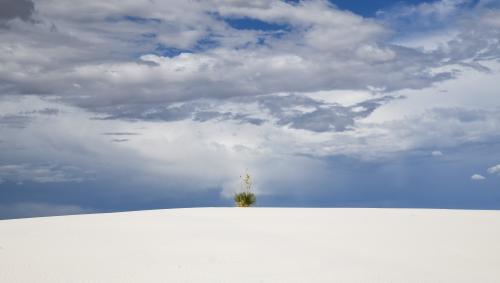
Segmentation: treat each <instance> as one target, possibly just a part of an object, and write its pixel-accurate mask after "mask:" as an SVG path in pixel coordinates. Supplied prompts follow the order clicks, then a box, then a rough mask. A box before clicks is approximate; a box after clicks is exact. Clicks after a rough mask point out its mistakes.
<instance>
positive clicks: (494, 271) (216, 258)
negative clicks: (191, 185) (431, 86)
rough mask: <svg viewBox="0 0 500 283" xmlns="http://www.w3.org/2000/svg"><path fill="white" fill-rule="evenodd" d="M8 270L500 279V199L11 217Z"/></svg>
mask: <svg viewBox="0 0 500 283" xmlns="http://www.w3.org/2000/svg"><path fill="white" fill-rule="evenodd" d="M0 282H30V283H31V282H51V283H53V282H500V211H461V210H417V209H357V208H351V209H347V208H318V209H315V208H189V209H170V210H151V211H138V212H126V213H110V214H93V215H74V216H59V217H42V218H30V219H15V220H1V221H0Z"/></svg>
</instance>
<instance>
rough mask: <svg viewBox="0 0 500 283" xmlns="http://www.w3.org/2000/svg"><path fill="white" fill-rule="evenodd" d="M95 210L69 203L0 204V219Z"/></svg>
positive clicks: (82, 212) (81, 212) (80, 212)
mask: <svg viewBox="0 0 500 283" xmlns="http://www.w3.org/2000/svg"><path fill="white" fill-rule="evenodd" d="M95 212H97V211H96V210H94V209H91V208H85V207H81V206H78V205H71V204H50V203H40V202H19V203H12V204H0V219H12V218H24V217H41V216H57V215H68V214H84V213H95Z"/></svg>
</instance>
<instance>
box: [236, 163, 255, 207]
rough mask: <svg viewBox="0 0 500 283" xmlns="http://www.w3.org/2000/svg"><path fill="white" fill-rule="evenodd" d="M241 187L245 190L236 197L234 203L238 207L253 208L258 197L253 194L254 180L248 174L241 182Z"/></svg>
mask: <svg viewBox="0 0 500 283" xmlns="http://www.w3.org/2000/svg"><path fill="white" fill-rule="evenodd" d="M241 187H242V189H243V188H244V191H243V192H240V193H237V194H236V195H234V201H235V202H236V205H237V206H238V207H249V206H252V205H253V204H254V203H255V201H256V197H255V194H253V193H252V178H251V177H250V174H248V172H247V173H246V174H245V177H243V178H242V180H241Z"/></svg>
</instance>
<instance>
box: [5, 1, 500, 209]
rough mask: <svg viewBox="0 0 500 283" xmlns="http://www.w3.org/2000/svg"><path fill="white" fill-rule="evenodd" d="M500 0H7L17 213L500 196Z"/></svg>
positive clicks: (481, 203) (473, 201) (488, 204)
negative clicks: (249, 184) (249, 189)
mask: <svg viewBox="0 0 500 283" xmlns="http://www.w3.org/2000/svg"><path fill="white" fill-rule="evenodd" d="M499 19H500V1H498V0H437V1H416V0H413V1H389V0H378V1H347V0H346V1H344V0H342V1H326V0H307V1H270V0H256V1H243V0H241V1H240V0H206V1H195V0H192V1H180V0H168V1H155V0H120V1H118V0H111V1H105V2H103V1H97V0H85V1H84V0H75V1H54V0H0V219H8V218H19V217H33V216H47V215H65V214H79V213H99V212H112V211H129V210H142V209H159V208H176V207H198V206H232V205H233V200H232V197H233V195H234V194H235V193H236V192H238V191H239V190H240V189H241V184H240V176H241V175H243V174H244V173H245V172H247V171H248V172H249V173H250V175H251V176H252V177H253V181H254V182H253V190H254V192H255V193H256V195H257V206H278V207H282V206H294V207H394V208H410V207H411V208H454V209H500V93H499V91H500V87H499V83H498V82H499V81H500V20H499Z"/></svg>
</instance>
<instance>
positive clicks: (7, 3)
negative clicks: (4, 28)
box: [0, 0, 35, 26]
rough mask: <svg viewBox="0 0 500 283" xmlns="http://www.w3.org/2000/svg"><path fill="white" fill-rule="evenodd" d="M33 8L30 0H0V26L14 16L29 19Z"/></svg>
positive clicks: (24, 19) (33, 5)
mask: <svg viewBox="0 0 500 283" xmlns="http://www.w3.org/2000/svg"><path fill="white" fill-rule="evenodd" d="M34 10H35V4H34V3H33V1H31V0H0V26H1V25H2V24H3V23H5V22H7V21H9V20H12V19H15V18H19V19H21V20H23V21H30V20H31V16H32V14H33V12H34Z"/></svg>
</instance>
